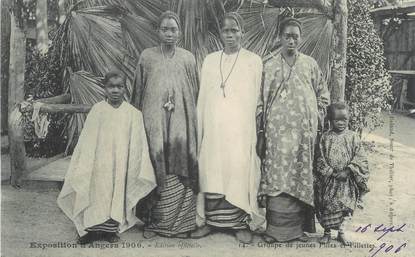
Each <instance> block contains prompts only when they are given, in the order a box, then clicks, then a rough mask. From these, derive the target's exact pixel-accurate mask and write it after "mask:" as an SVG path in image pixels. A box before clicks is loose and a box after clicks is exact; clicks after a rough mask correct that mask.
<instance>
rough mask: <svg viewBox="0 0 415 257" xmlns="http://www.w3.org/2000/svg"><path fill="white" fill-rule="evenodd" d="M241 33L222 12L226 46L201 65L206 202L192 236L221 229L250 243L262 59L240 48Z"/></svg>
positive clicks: (255, 213) (237, 20) (257, 219)
mask: <svg viewBox="0 0 415 257" xmlns="http://www.w3.org/2000/svg"><path fill="white" fill-rule="evenodd" d="M243 31H244V27H243V20H242V17H241V16H240V15H239V14H237V13H227V14H225V16H224V19H223V22H222V29H221V37H222V40H223V42H224V45H225V47H224V49H223V50H222V51H218V52H214V53H212V54H209V55H208V56H207V57H206V58H205V60H204V62H203V66H202V73H201V74H202V75H201V89H200V95H199V100H198V107H197V108H198V135H199V140H198V142H199V144H200V152H199V168H200V185H201V192H204V201H205V204H204V206H201V208H198V210H200V209H204V212H203V211H202V212H201V213H200V214H201V216H202V217H203V216H204V217H205V222H206V226H204V227H201V228H200V229H198V230H197V231H196V232H194V233H193V234H192V237H193V238H200V237H202V236H205V235H207V234H209V233H210V232H212V230H213V229H214V228H226V229H230V230H233V231H234V232H235V236H236V238H237V239H238V240H239V241H241V242H244V243H249V242H251V241H252V234H251V232H250V229H249V228H251V229H252V230H253V229H257V228H258V227H259V226H260V225H262V223H263V222H264V217H263V216H262V215H260V214H259V210H258V206H257V198H256V196H257V190H258V186H259V177H260V166H259V159H258V157H257V155H256V152H255V144H256V122H255V111H256V105H257V99H258V95H259V92H260V86H261V75H262V60H261V58H260V57H259V56H258V55H256V54H254V53H252V52H250V51H248V50H246V49H244V48H242V46H241V39H242V35H243ZM203 207H204V208H203Z"/></svg>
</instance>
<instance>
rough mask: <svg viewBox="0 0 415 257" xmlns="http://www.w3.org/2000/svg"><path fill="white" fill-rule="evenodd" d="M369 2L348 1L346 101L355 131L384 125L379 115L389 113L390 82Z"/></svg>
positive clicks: (364, 0) (362, 0) (361, 0)
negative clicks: (383, 112)
mask: <svg viewBox="0 0 415 257" xmlns="http://www.w3.org/2000/svg"><path fill="white" fill-rule="evenodd" d="M369 8H370V2H369V1H368V0H349V19H348V32H347V36H348V37H347V44H348V47H347V76H346V92H345V93H346V94H345V95H346V101H347V103H348V105H349V107H350V113H351V117H350V126H351V128H352V129H353V130H356V131H360V132H361V131H362V130H363V128H367V129H369V130H371V129H374V128H376V127H378V126H380V125H381V124H382V121H381V119H380V113H381V112H382V111H387V110H390V104H391V83H390V75H389V74H388V72H387V70H386V69H385V66H384V63H385V57H384V56H383V43H382V41H381V39H380V37H379V36H378V35H377V34H376V30H375V28H374V23H373V20H372V19H371V17H370V12H369Z"/></svg>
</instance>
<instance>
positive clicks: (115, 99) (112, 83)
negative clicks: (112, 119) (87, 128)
mask: <svg viewBox="0 0 415 257" xmlns="http://www.w3.org/2000/svg"><path fill="white" fill-rule="evenodd" d="M104 90H105V94H106V96H107V101H108V103H109V104H110V105H111V106H112V107H114V108H118V107H119V106H120V105H121V104H122V102H123V101H124V93H125V83H124V80H123V78H121V77H112V78H110V79H109V80H108V81H107V83H105V85H104Z"/></svg>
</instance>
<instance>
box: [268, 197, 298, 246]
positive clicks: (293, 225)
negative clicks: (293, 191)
mask: <svg viewBox="0 0 415 257" xmlns="http://www.w3.org/2000/svg"><path fill="white" fill-rule="evenodd" d="M267 198H268V199H267V214H266V218H267V230H266V231H265V233H266V234H267V235H268V236H271V237H273V238H274V239H276V240H277V241H279V242H285V241H289V240H293V239H296V238H299V237H301V236H302V235H303V225H304V222H305V210H304V204H302V203H301V201H299V200H297V199H296V198H294V197H292V196H290V195H288V194H285V193H283V194H280V195H278V196H268V197H267Z"/></svg>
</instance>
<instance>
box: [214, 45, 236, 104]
mask: <svg viewBox="0 0 415 257" xmlns="http://www.w3.org/2000/svg"><path fill="white" fill-rule="evenodd" d="M240 51H241V48H239V50H238V53H237V54H236V58H235V61H234V62H233V64H232V67H231V70H230V71H229V73H228V75H227V76H226V79H225V80H223V71H222V58H223V51H222V53H221V54H220V67H219V70H220V80H221V84H220V88H221V89H222V92H223V97H224V98H225V97H226V94H225V87H226V82H227V81H228V79H229V77H230V76H231V73H232V71H233V68H235V64H236V61H238V57H239V52H240Z"/></svg>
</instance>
